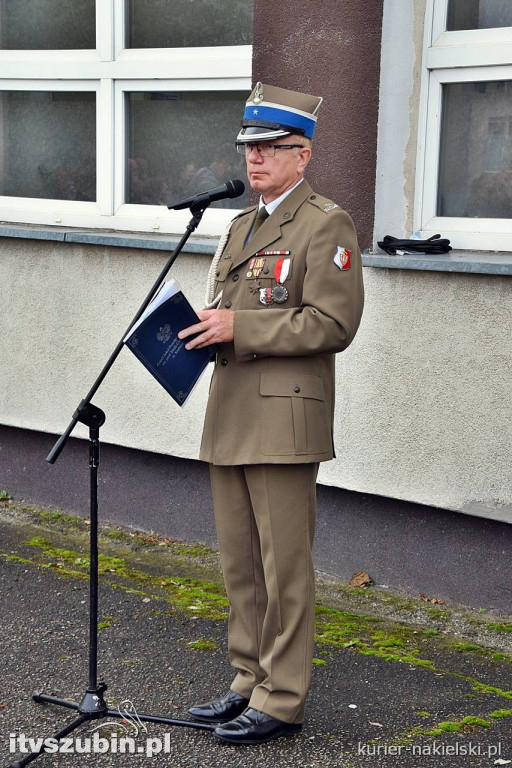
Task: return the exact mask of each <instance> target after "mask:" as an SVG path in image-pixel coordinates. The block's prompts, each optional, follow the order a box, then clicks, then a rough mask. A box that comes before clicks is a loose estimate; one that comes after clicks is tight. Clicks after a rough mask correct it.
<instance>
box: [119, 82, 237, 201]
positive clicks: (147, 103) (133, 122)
mask: <svg viewBox="0 0 512 768" xmlns="http://www.w3.org/2000/svg"><path fill="white" fill-rule="evenodd" d="M245 98H246V94H245V93H244V94H240V93H238V92H236V91H235V92H232V93H227V92H219V91H214V92H191V93H183V92H151V93H129V94H127V110H128V115H127V117H128V121H127V122H128V145H127V146H128V153H129V154H128V157H127V173H126V179H127V189H126V202H129V203H138V204H147V205H151V204H152V205H161V204H163V205H166V204H167V205H168V204H170V203H172V202H177V201H178V200H181V199H182V198H185V197H189V196H191V195H195V194H197V193H198V192H204V191H206V190H208V189H213V188H215V187H218V186H220V185H221V184H224V183H225V182H226V181H227V180H228V179H233V178H242V179H245V160H244V158H241V157H240V155H238V154H237V152H236V149H235V139H236V136H237V134H238V131H239V129H240V119H241V115H242V113H243V105H244V99H245ZM245 204H246V198H244V197H243V196H242V197H238V198H236V199H232V200H219V201H217V202H216V203H213V204H212V207H216V208H243V207H244V205H245Z"/></svg>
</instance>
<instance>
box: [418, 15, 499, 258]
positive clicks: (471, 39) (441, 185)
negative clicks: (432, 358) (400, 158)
mask: <svg viewBox="0 0 512 768" xmlns="http://www.w3.org/2000/svg"><path fill="white" fill-rule="evenodd" d="M424 50H425V54H424V64H425V66H424V74H423V84H422V107H421V113H422V119H421V128H422V132H421V133H420V141H419V154H418V171H419V172H418V177H417V195H416V201H417V205H416V211H415V215H416V227H417V228H418V229H421V231H422V233H423V234H424V236H425V237H429V236H430V235H432V234H434V233H436V232H442V233H443V235H445V236H447V237H449V238H450V240H451V241H452V245H453V246H454V247H455V248H466V249H476V250H497V251H500V250H503V251H510V250H512V3H510V2H509V0H429V7H428V11H427V17H426V37H425V47H424Z"/></svg>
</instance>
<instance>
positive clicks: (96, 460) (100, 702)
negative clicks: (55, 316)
mask: <svg viewBox="0 0 512 768" xmlns="http://www.w3.org/2000/svg"><path fill="white" fill-rule="evenodd" d="M210 202H211V200H207V201H204V200H201V201H198V202H197V203H194V204H192V205H191V206H190V211H191V213H192V218H191V219H190V221H189V223H188V225H187V228H186V231H185V233H184V235H183V236H182V238H181V240H180V241H179V243H178V245H177V246H176V248H175V249H174V251H173V252H172V254H171V255H170V257H169V259H168V260H167V263H166V264H165V266H164V268H163V269H162V271H161V273H160V275H159V276H158V278H157V280H156V282H155V283H154V285H153V286H152V288H151V290H150V291H149V293H148V295H147V296H146V298H145V299H144V301H143V302H142V304H141V306H140V308H139V310H138V312H137V314H136V315H135V317H134V318H133V320H132V322H131V323H130V325H129V326H128V328H127V330H126V331H125V333H124V334H123V336H122V337H121V339H120V341H119V343H118V344H117V346H116V347H115V349H114V351H113V352H112V354H111V356H110V357H109V359H108V361H107V362H106V364H105V366H104V368H103V369H102V371H101V372H100V374H99V376H98V378H97V379H96V381H95V382H94V384H93V385H92V387H91V389H90V391H89V392H88V393H87V395H86V396H85V397H84V399H83V400H82V401H81V402H80V404H79V406H78V408H77V410H76V411H75V413H74V414H73V417H72V419H71V422H70V424H69V426H68V428H67V429H66V431H65V432H64V433H63V434H62V435H61V437H59V439H58V440H57V442H56V443H55V445H54V446H53V448H52V450H51V451H50V453H49V454H48V456H47V457H46V461H47V462H49V463H50V464H54V463H55V462H56V461H57V459H58V457H59V455H60V453H61V452H62V450H63V448H64V445H65V444H66V441H67V439H68V437H69V436H70V434H71V432H72V431H73V429H74V428H75V426H76V425H77V423H78V422H80V423H81V424H85V425H86V426H88V427H89V471H90V518H91V526H90V566H89V681H88V686H87V688H86V691H85V694H84V695H83V698H82V699H81V701H80V702H74V701H70V700H68V699H60V698H57V697H55V696H48V695H46V694H44V693H42V692H41V691H35V692H34V694H33V695H32V698H33V700H34V701H36V702H37V703H40V704H41V703H48V704H56V705H58V706H60V707H66V708H67V709H73V710H75V711H76V712H78V713H79V716H78V717H77V718H76V720H73V722H72V723H70V724H68V725H67V726H65V727H64V728H63V729H62V730H60V731H58V732H57V733H55V734H53V736H52V739H53V740H54V742H53V743H55V741H60V740H61V739H63V738H64V737H65V736H68V735H69V734H70V733H72V732H73V731H74V730H76V729H77V728H79V727H80V726H81V725H82V724H83V723H86V722H87V721H89V720H99V719H102V718H106V717H109V718H112V717H113V718H126V719H130V716H131V717H132V718H133V716H134V713H133V712H132V713H130V712H129V711H123V710H116V709H109V707H108V706H107V703H106V701H105V698H104V693H105V691H106V690H107V685H106V683H105V682H103V681H101V682H98V467H99V464H100V439H99V435H100V427H101V426H103V424H104V423H105V418H106V417H105V413H104V412H103V411H102V410H101V409H100V408H97V407H96V406H95V405H93V404H92V402H91V400H92V398H93V397H94V395H95V393H96V392H97V390H98V388H99V387H100V385H101V383H102V381H103V379H104V378H105V377H106V375H107V373H108V372H109V370H110V369H111V367H112V365H113V364H114V362H115V360H116V358H117V356H118V355H119V353H120V352H121V350H122V348H123V346H124V344H123V339H124V338H125V337H126V335H127V334H128V333H129V331H130V329H131V328H132V326H133V325H134V324H135V323H136V322H137V320H138V319H139V317H140V316H141V315H142V313H143V312H144V310H145V309H146V307H147V306H148V304H149V303H150V301H151V299H152V298H153V296H154V294H155V292H156V290H157V289H158V288H159V287H160V284H161V283H162V281H163V280H164V278H165V276H166V274H167V272H168V271H169V269H170V268H171V266H172V265H173V263H174V261H175V259H176V257H177V256H178V254H179V253H180V252H181V250H182V249H183V246H184V245H185V243H186V242H187V240H188V238H189V237H190V235H191V234H192V232H194V230H195V229H196V228H197V226H198V224H199V223H200V221H201V219H202V216H203V213H204V212H205V210H206V208H207V207H208V205H209V204H210ZM136 717H137V718H138V719H139V720H141V721H146V722H150V723H163V724H164V725H179V726H186V727H189V728H197V729H199V730H204V731H213V729H214V728H215V725H211V724H207V723H200V722H194V721H190V720H176V719H174V718H169V717H161V716H159V715H150V714H141V713H139V712H137V713H136ZM45 751H46V750H45V746H44V741H43V744H42V746H41V747H40V748H39V749H38V750H36V751H35V752H31V753H29V754H27V755H25V756H24V757H22V758H21V759H20V760H18V762H16V763H11V765H10V766H9V768H22V767H23V766H25V765H28V764H29V763H31V762H32V761H33V760H35V759H36V758H37V757H39V755H41V754H44V753H45Z"/></svg>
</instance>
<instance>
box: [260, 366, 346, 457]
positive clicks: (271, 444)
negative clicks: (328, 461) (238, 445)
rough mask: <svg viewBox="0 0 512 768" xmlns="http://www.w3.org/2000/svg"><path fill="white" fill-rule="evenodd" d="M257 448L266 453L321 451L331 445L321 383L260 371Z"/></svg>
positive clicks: (314, 378)
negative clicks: (258, 436)
mask: <svg viewBox="0 0 512 768" xmlns="http://www.w3.org/2000/svg"><path fill="white" fill-rule="evenodd" d="M260 396H261V422H260V449H261V452H262V453H263V454H265V455H266V456H282V455H301V454H310V453H325V452H327V451H329V450H330V446H331V429H330V425H329V422H328V419H327V408H326V402H325V388H324V382H323V380H322V378H321V377H320V376H316V375H314V374H309V373H293V372H290V371H262V372H261V374H260Z"/></svg>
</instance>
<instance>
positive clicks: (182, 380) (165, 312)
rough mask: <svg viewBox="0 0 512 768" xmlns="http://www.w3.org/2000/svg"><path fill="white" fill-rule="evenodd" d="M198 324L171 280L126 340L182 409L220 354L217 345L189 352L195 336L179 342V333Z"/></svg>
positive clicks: (185, 299)
mask: <svg viewBox="0 0 512 768" xmlns="http://www.w3.org/2000/svg"><path fill="white" fill-rule="evenodd" d="M198 322H200V321H199V318H198V316H197V315H196V313H195V312H194V310H193V309H192V307H191V305H190V304H189V302H188V300H187V298H186V297H185V295H184V294H183V292H182V290H181V288H180V287H179V285H178V283H177V282H176V281H175V280H170V281H169V282H166V283H164V284H163V286H162V287H161V288H160V290H159V292H158V293H157V294H156V296H155V297H154V298H153V299H152V301H151V303H150V304H149V306H148V307H147V309H146V310H145V312H144V313H143V314H142V316H141V317H140V318H139V320H138V321H137V322H136V323H135V324H134V325H133V327H132V328H131V329H130V331H129V333H128V334H127V336H126V337H125V338H124V340H123V341H124V343H125V344H126V346H127V347H128V348H129V349H130V350H131V351H132V352H133V354H134V355H135V356H136V357H137V358H138V359H139V360H140V362H141V363H142V365H144V366H145V367H146V368H147V369H148V371H149V372H150V373H151V374H152V375H153V376H154V377H155V379H156V380H157V381H158V383H159V384H161V385H162V387H163V388H164V389H165V390H166V392H168V393H169V394H170V395H171V397H172V398H173V399H174V400H175V401H176V402H177V403H178V405H180V406H181V405H183V404H184V403H185V401H186V400H187V398H188V396H189V395H190V393H191V392H192V390H193V388H194V386H195V384H196V383H197V381H198V379H199V377H200V376H201V374H202V372H203V371H204V369H205V368H206V366H207V365H208V363H209V362H210V360H212V358H213V357H214V356H215V353H216V351H217V348H216V346H215V345H211V346H209V347H204V348H203V349H190V350H187V349H185V344H186V343H187V342H188V341H190V338H192V337H188V338H187V339H184V340H181V339H178V333H179V331H181V330H183V328H188V326H190V325H194V324H195V323H198Z"/></svg>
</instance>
